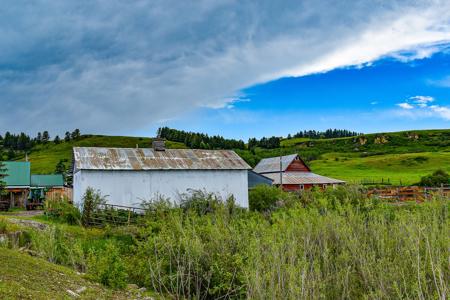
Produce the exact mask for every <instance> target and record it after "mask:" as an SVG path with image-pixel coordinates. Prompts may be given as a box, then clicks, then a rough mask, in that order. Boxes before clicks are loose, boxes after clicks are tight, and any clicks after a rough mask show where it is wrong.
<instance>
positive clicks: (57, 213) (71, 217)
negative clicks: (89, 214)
mask: <svg viewBox="0 0 450 300" xmlns="http://www.w3.org/2000/svg"><path fill="white" fill-rule="evenodd" d="M44 210H45V215H46V216H47V217H49V218H51V219H54V220H59V221H61V222H64V223H67V224H71V225H75V224H80V222H81V215H80V211H79V210H78V208H76V207H75V206H74V205H73V204H72V203H70V202H69V200H68V199H67V198H64V199H46V200H45V202H44Z"/></svg>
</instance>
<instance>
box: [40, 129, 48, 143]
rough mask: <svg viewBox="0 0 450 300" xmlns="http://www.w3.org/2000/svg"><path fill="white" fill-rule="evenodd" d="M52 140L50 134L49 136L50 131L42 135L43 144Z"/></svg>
mask: <svg viewBox="0 0 450 300" xmlns="http://www.w3.org/2000/svg"><path fill="white" fill-rule="evenodd" d="M49 140H50V134H48V131H47V130H46V131H44V132H43V133H42V142H43V143H44V144H45V143H47V142H48V141H49Z"/></svg>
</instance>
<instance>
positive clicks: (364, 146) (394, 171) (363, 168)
mask: <svg viewBox="0 0 450 300" xmlns="http://www.w3.org/2000/svg"><path fill="white" fill-rule="evenodd" d="M238 153H239V154H240V155H241V156H242V157H244V158H245V159H246V161H247V162H249V163H250V164H251V165H255V164H256V163H257V162H258V161H259V160H260V159H262V158H265V157H272V156H277V155H286V154H292V153H298V154H299V155H300V156H301V157H302V158H303V159H304V160H306V161H307V162H308V163H309V165H310V167H311V169H312V170H313V171H314V172H316V173H318V174H321V175H325V176H331V177H335V178H339V179H344V180H347V181H351V182H357V183H360V182H362V181H364V182H366V181H374V182H381V181H383V182H386V181H387V180H389V181H390V182H391V183H392V184H400V183H402V184H413V183H415V182H417V181H418V180H419V179H420V177H422V176H424V175H428V174H430V173H432V172H433V171H435V170H436V169H444V170H446V171H448V172H450V130H448V129H447V130H414V131H402V132H392V133H376V134H367V135H363V136H357V137H348V138H336V139H308V138H297V139H295V138H294V139H285V140H283V141H282V142H281V147H280V148H277V149H261V148H257V149H254V150H253V151H248V150H244V151H238Z"/></svg>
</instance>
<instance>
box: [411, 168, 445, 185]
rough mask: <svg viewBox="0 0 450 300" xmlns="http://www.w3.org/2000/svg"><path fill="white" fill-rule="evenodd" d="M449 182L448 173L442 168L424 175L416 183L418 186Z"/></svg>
mask: <svg viewBox="0 0 450 300" xmlns="http://www.w3.org/2000/svg"><path fill="white" fill-rule="evenodd" d="M442 184H450V175H449V174H448V173H447V172H445V171H444V170H437V171H435V172H434V173H433V174H431V175H428V176H424V177H422V179H421V180H420V182H419V183H418V185H420V186H428V187H436V186H441V185H442Z"/></svg>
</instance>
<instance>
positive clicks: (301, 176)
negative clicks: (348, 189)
mask: <svg viewBox="0 0 450 300" xmlns="http://www.w3.org/2000/svg"><path fill="white" fill-rule="evenodd" d="M264 176H266V177H269V178H271V179H273V184H280V173H269V174H264ZM338 183H345V181H342V180H339V179H334V178H329V177H325V176H321V175H318V174H314V173H312V172H284V173H283V184H338Z"/></svg>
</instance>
